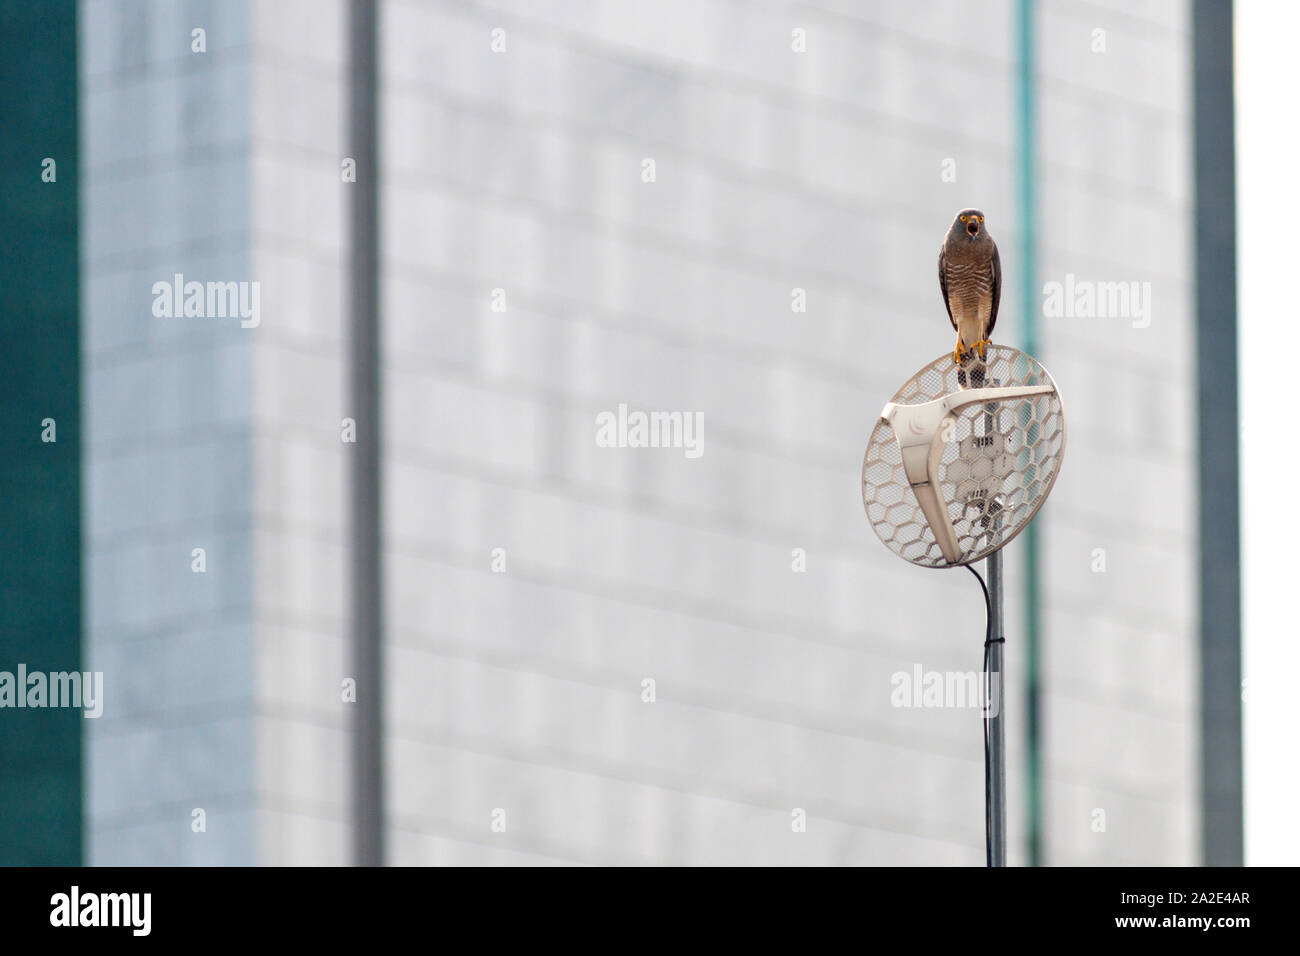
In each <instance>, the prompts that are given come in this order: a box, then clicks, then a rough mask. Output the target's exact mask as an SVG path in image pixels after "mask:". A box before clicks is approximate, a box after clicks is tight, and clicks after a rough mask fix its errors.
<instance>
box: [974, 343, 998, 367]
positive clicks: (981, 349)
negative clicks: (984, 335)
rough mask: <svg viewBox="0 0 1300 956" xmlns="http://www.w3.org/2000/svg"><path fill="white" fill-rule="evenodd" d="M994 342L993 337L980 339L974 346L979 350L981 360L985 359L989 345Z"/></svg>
mask: <svg viewBox="0 0 1300 956" xmlns="http://www.w3.org/2000/svg"><path fill="white" fill-rule="evenodd" d="M992 344H993V340H992V339H980V340H979V341H978V342H976V343H975V345H974V346H972V347H973V348H974V349H975V351H977V352H979V355H980V361H981V362H982V361H984V359H985V357H986V356H987V355H988V350H989V346H990V345H992Z"/></svg>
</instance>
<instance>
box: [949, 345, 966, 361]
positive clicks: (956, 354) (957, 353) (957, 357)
mask: <svg viewBox="0 0 1300 956" xmlns="http://www.w3.org/2000/svg"><path fill="white" fill-rule="evenodd" d="M966 351H967V349H966V346H964V345H962V342H961V339H958V340H957V347H956V348H955V349H953V350H952V361H953V364H954V365H961V363H962V360H963V359H964V358H966Z"/></svg>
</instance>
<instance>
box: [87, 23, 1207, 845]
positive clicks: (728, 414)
mask: <svg viewBox="0 0 1300 956" xmlns="http://www.w3.org/2000/svg"><path fill="white" fill-rule="evenodd" d="M78 9H79V14H80V23H79V37H80V40H79V43H80V48H79V49H80V66H79V70H80V85H81V100H80V103H81V118H80V123H81V159H80V173H81V189H82V195H81V202H82V220H81V229H82V231H81V253H82V268H81V282H82V314H81V329H82V345H83V359H82V369H83V371H82V375H83V380H82V388H83V406H84V414H85V422H84V425H83V429H82V438H83V449H84V452H83V454H84V477H83V489H84V491H83V499H84V503H85V508H86V514H85V519H84V526H85V539H84V562H85V569H86V581H87V585H86V590H85V611H84V614H85V622H86V624H85V628H86V631H85V646H86V660H85V666H86V667H87V668H89V669H96V670H102V671H103V672H104V675H105V677H104V680H105V691H106V698H107V699H106V704H105V713H104V716H103V717H102V718H100V719H98V720H88V721H85V722H84V724H85V730H86V738H85V751H86V755H85V760H86V774H85V779H86V798H85V819H86V837H85V839H86V847H87V853H86V856H87V859H88V861H89V862H91V863H96V864H110V863H112V864H116V863H129V864H142V863H167V864H173V863H174V864H184V863H238V864H249V863H266V864H288V863H298V864H303V863H306V864H315V863H344V862H347V859H348V845H349V827H350V818H349V810H348V805H347V804H348V799H347V794H348V787H347V774H348V772H349V763H348V760H347V749H348V737H347V729H346V728H347V708H348V707H349V706H352V705H350V704H349V703H346V702H344V701H343V700H342V697H343V695H344V682H345V681H346V680H347V679H348V678H349V677H350V676H351V675H350V671H349V663H348V655H347V653H346V647H345V629H344V615H345V595H346V581H345V571H344V569H345V567H346V564H345V560H344V558H345V555H346V550H347V547H348V540H347V523H346V521H345V516H346V504H347V503H346V495H347V487H346V483H345V481H344V475H345V465H346V457H347V455H348V454H349V453H350V449H351V448H352V447H353V446H351V445H350V444H349V443H348V442H347V441H346V440H345V439H346V428H347V425H346V422H345V420H346V419H348V418H349V417H350V416H351V415H352V411H351V409H350V408H349V405H348V401H347V397H346V392H345V389H344V383H345V382H346V380H347V379H346V366H347V362H348V360H349V356H348V350H347V343H346V336H345V334H344V330H345V328H346V323H345V321H344V320H345V318H346V316H345V313H344V308H343V306H342V305H341V303H343V302H345V301H346V300H345V298H344V295H343V290H344V283H345V279H346V270H347V268H348V265H349V261H350V260H349V257H348V242H347V236H346V234H345V226H346V221H345V218H344V216H343V211H344V209H345V205H344V203H345V199H346V195H347V190H349V189H352V188H355V184H353V183H351V182H349V181H348V179H349V165H348V160H349V158H350V157H353V156H354V155H355V150H354V144H349V143H347V142H346V141H345V138H346V137H345V132H344V131H345V130H346V123H345V122H344V118H345V117H344V110H345V109H346V105H347V99H346V96H345V81H346V71H347V54H346V51H347V37H346V35H345V29H344V28H345V16H344V9H343V5H342V4H341V3H340V2H338V0H221V2H216V0H212V2H197V0H187V2H172V0H137V2H128V0H81V3H80V5H79V8H78ZM1019 15H1020V12H1019V5H1018V4H1016V3H1014V2H1011V0H1005V2H988V3H971V2H966V0H944V2H927V3H901V2H900V3H879V4H876V3H873V4H863V3H858V2H852V0H814V2H809V3H800V4H786V3H778V2H772V3H764V4H757V5H755V4H746V3H740V2H736V0H656V2H653V3H623V2H595V0H592V2H566V0H554V2H542V0H537V2H527V3H525V2H507V0H495V2H483V3H461V2H450V0H431V2H416V0H385V2H382V3H381V4H380V5H379V23H380V33H379V54H380V55H379V76H378V80H379V89H380V100H379V129H380V141H379V155H380V159H381V168H380V171H379V177H378V182H379V188H380V197H381V219H380V228H381V235H380V242H379V253H380V277H381V281H382V286H381V288H382V307H381V316H382V319H381V321H382V329H383V353H382V363H381V381H382V394H383V425H382V427H383V481H384V484H383V489H384V496H385V497H384V513H385V522H384V526H383V529H382V531H383V548H384V562H383V580H384V587H385V594H386V603H385V617H386V634H385V642H386V667H387V669H386V672H385V679H384V681H383V684H382V690H383V694H384V701H385V738H384V757H385V765H386V779H387V803H386V815H387V820H386V830H385V842H386V845H387V857H388V860H389V861H390V862H393V863H399V864H465V863H474V864H480V863H481V864H529V863H564V862H593V863H687V864H696V863H711V864H777V863H788V864H936V863H940V864H979V863H982V862H983V858H984V848H983V792H982V788H983V783H982V773H983V771H982V751H981V733H980V718H979V714H978V711H977V710H973V709H969V708H965V709H957V708H912V707H897V706H894V705H893V702H892V697H893V691H894V689H895V686H896V685H897V680H896V677H895V675H899V674H903V675H907V676H908V677H909V678H910V676H911V675H912V674H913V673H914V672H915V670H916V669H917V668H918V667H919V668H920V669H921V670H922V671H924V672H930V671H937V672H971V671H978V669H979V666H980V656H981V646H980V644H981V634H982V630H983V603H982V599H981V597H980V595H979V592H978V589H977V587H976V586H975V584H974V582H972V581H971V580H969V578H968V576H967V575H965V574H958V573H945V572H926V571H923V570H920V569H917V568H914V567H910V566H908V565H905V564H904V563H902V562H900V561H898V560H897V559H896V558H894V557H893V556H892V555H890V554H889V553H888V552H887V551H886V550H885V549H884V548H883V547H881V546H880V544H879V543H878V542H877V541H876V540H875V538H874V536H873V535H872V534H871V532H870V530H869V526H868V524H867V522H866V520H865V517H864V515H863V513H862V505H861V499H860V495H859V489H858V480H859V470H860V465H861V457H862V453H863V450H864V447H865V443H866V439H867V436H868V435H869V433H870V430H871V428H872V427H873V425H874V422H875V420H876V417H877V415H878V413H879V411H880V408H881V405H882V404H883V403H884V402H885V401H886V400H887V399H888V398H889V397H890V396H891V395H892V393H893V391H894V389H895V388H896V387H897V386H898V385H899V384H901V383H902V382H903V381H904V380H905V379H906V378H907V377H909V376H910V375H911V374H912V372H914V371H915V370H916V369H917V368H919V367H920V366H921V365H923V364H925V363H926V362H928V361H930V360H931V359H933V358H935V357H936V356H938V355H940V354H942V353H943V352H945V351H948V350H951V348H952V344H953V335H952V333H951V330H950V327H949V325H948V319H947V316H946V314H945V313H944V309H943V305H942V303H941V301H940V297H939V292H938V283H937V281H936V273H935V259H936V256H937V253H938V248H939V242H940V239H941V238H942V236H943V233H944V231H945V230H946V228H947V226H948V223H949V222H950V220H951V218H952V216H953V214H954V212H955V211H956V210H957V209H959V208H961V207H963V206H970V205H974V206H979V207H980V208H982V209H983V210H984V211H985V213H986V215H987V225H988V227H989V229H990V231H991V232H992V233H993V235H994V236H995V237H996V239H997V240H998V242H999V244H1000V247H1001V249H1002V263H1003V269H1004V275H1005V282H1006V287H1005V288H1004V291H1003V297H1002V310H1001V317H1000V319H999V322H998V328H997V331H996V333H995V338H997V339H998V340H1000V341H1005V342H1009V343H1011V344H1018V343H1022V342H1023V336H1024V330H1025V328H1026V324H1025V323H1026V321H1027V318H1026V316H1025V315H1024V314H1023V309H1022V308H1021V298H1020V296H1019V294H1018V291H1017V290H1018V289H1019V288H1020V285H1019V283H1020V282H1021V281H1022V277H1023V274H1022V271H1021V270H1022V264H1023V262H1024V254H1023V250H1024V248H1025V242H1026V239H1027V238H1028V239H1029V240H1030V241H1032V242H1034V243H1035V244H1036V248H1037V251H1038V266H1039V268H1038V284H1039V285H1040V286H1044V287H1047V288H1048V290H1049V291H1047V292H1046V293H1045V294H1044V295H1042V296H1041V297H1040V303H1041V308H1040V309H1038V310H1037V313H1036V314H1035V315H1033V316H1031V317H1029V319H1028V321H1032V322H1036V323H1037V338H1038V343H1039V346H1038V350H1037V351H1038V358H1040V359H1041V360H1042V361H1043V362H1044V363H1045V364H1046V366H1047V367H1048V368H1049V369H1051V371H1052V372H1053V374H1054V375H1055V377H1056V380H1057V382H1058V384H1059V385H1060V387H1061V389H1062V392H1063V395H1064V398H1065V403H1066V409H1067V413H1068V416H1069V429H1070V430H1069V447H1068V449H1067V453H1066V458H1065V466H1064V470H1063V474H1062V476H1061V479H1060V481H1059V483H1058V485H1057V487H1056V490H1055V492H1054V494H1053V497H1052V500H1051V502H1050V504H1049V505H1048V506H1047V508H1046V509H1045V510H1044V512H1043V513H1042V514H1041V515H1040V516H1039V518H1038V519H1037V521H1038V523H1039V528H1040V532H1039V533H1040V539H1041V548H1040V552H1039V559H1038V565H1037V567H1035V568H1031V567H1029V566H1028V565H1027V557H1026V552H1025V550H1024V547H1023V543H1022V542H1017V543H1016V544H1013V545H1012V546H1011V547H1010V548H1009V550H1008V551H1007V574H1008V585H1009V592H1010V599H1009V604H1008V616H1009V619H1008V628H1007V635H1008V640H1007V658H1008V662H1009V664H1010V666H1011V668H1012V672H1011V673H1010V674H1009V675H1008V686H1009V691H1008V693H1009V700H1008V702H1007V708H1008V718H1009V721H1010V728H1009V734H1008V742H1009V745H1010V757H1011V765H1010V768H1009V770H1010V779H1009V793H1010V821H1009V822H1010V832H1011V835H1012V841H1011V847H1010V858H1011V862H1012V863H1024V862H1026V855H1025V848H1024V840H1023V834H1024V832H1025V827H1026V825H1027V820H1028V819H1029V817H1030V813H1031V809H1030V806H1029V802H1030V800H1029V797H1028V796H1027V795H1028V794H1031V793H1037V794H1039V795H1040V799H1041V802H1040V804H1039V808H1038V814H1039V817H1040V819H1041V832H1042V838H1043V847H1042V852H1043V859H1044V861H1045V862H1048V863H1053V864H1101V863H1113V864H1130V863H1132V864H1136V863H1143V864H1192V863H1195V862H1197V861H1198V858H1199V854H1200V843H1199V841H1200V831H1199V822H1198V821H1199V811H1200V807H1199V790H1198V787H1199V776H1198V773H1199V770H1198V766H1197V741H1198V733H1199V728H1198V713H1199V711H1198V707H1199V704H1200V700H1199V695H1198V682H1197V660H1198V658H1197V629H1198V610H1197V597H1196V557H1197V548H1198V540H1197V526H1196V494H1197V488H1196V474H1197V473H1196V449H1195V439H1196V433H1195V423H1194V419H1193V415H1194V409H1195V399H1196V388H1197V379H1196V362H1195V352H1194V344H1195V330H1196V326H1195V308H1194V306H1195V289H1194V281H1193V269H1192V261H1193V250H1192V246H1191V229H1189V224H1190V223H1191V222H1192V221H1193V213H1194V205H1193V195H1194V193H1193V187H1192V143H1193V139H1192V62H1191V17H1190V8H1189V7H1188V6H1187V5H1185V4H1180V3H1157V2H1148V3H1139V4H1133V3H1119V2H1113V3H1104V4H1099V3H1083V2H1068V0H1062V2H1058V3H1050V4H1042V5H1041V6H1040V8H1039V13H1038V20H1037V24H1036V30H1035V39H1036V42H1035V49H1036V53H1037V63H1038V68H1037V71H1036V72H1035V74H1034V75H1033V76H1032V77H1031V78H1030V81H1031V82H1032V84H1033V85H1034V90H1035V94H1036V101H1037V105H1038V110H1037V116H1038V127H1037V129H1038V132H1037V136H1036V140H1035V146H1036V149H1037V157H1038V162H1037V179H1036V182H1035V185H1036V193H1037V196H1038V200H1039V205H1038V208H1037V209H1036V210H1035V211H1034V215H1033V216H1032V217H1029V218H1030V219H1032V221H1034V222H1036V224H1037V235H1036V236H1030V237H1027V236H1026V235H1025V234H1024V232H1023V231H1022V229H1021V223H1022V222H1023V221H1025V218H1026V217H1023V216H1022V215H1021V212H1022V210H1021V209H1020V207H1019V205H1018V202H1019V200H1018V197H1019V196H1020V195H1021V190H1020V184H1019V183H1018V182H1017V179H1016V176H1017V170H1018V169H1019V168H1020V166H1019V163H1018V161H1017V157H1018V150H1019V149H1020V143H1019V141H1018V136H1019V133H1018V130H1019V129H1020V126H1019V122H1020V119H1019V117H1018V115H1017V103H1018V98H1017V97H1018V91H1019V89H1020V83H1021V77H1020V73H1019V62H1020V61H1019V58H1018V53H1017V47H1016V36H1017V30H1018V23H1017V17H1018V16H1019ZM361 172H362V174H364V173H365V172H366V171H365V170H362V171H361ZM177 275H181V276H183V277H184V278H183V282H201V283H210V282H221V283H226V282H230V283H248V284H249V285H248V286H246V287H244V288H245V289H246V290H247V291H248V292H251V291H252V290H253V286H252V284H254V283H255V284H256V290H257V294H258V295H259V296H260V298H259V299H258V300H257V301H258V303H259V307H258V312H257V315H256V321H255V322H254V321H253V319H252V318H251V317H249V316H245V318H244V320H242V321H241V318H240V317H238V316H227V317H220V316H217V317H214V316H212V315H204V316H189V317H186V316H184V315H183V314H182V313H183V311H184V310H183V308H182V307H181V306H180V305H179V304H178V305H177V306H176V309H177V310H178V314H177V316H176V317H165V316H160V315H158V314H157V313H158V311H160V307H159V306H158V299H159V294H160V293H159V292H158V291H157V290H156V289H155V284H157V283H163V284H172V283H173V282H174V281H175V277H176V276H177ZM1052 283H1057V284H1059V286H1060V294H1061V298H1060V299H1059V307H1058V302H1057V301H1054V300H1053V299H1052V296H1053V295H1054V294H1055V291H1053V290H1054V289H1055V287H1054V286H1051V285H1050V284H1052ZM1121 285H1122V287H1123V294H1124V296H1125V300H1124V301H1125V302H1126V303H1127V305H1126V306H1123V307H1118V306H1116V308H1115V311H1117V312H1118V313H1119V314H1106V313H1105V312H1103V313H1102V314H1096V312H1095V310H1096V309H1098V308H1103V309H1105V308H1106V307H1105V306H1101V305H1099V303H1102V302H1107V301H1109V302H1112V303H1118V302H1119V301H1120V299H1119V298H1117V297H1118V296H1119V295H1120V292H1119V291H1118V290H1119V288H1120V286H1121ZM1085 288H1088V289H1091V295H1092V296H1093V299H1092V301H1093V303H1094V305H1093V308H1094V314H1091V315H1090V314H1088V313H1087V311H1086V308H1087V307H1086V306H1085V304H1084V298H1083V296H1084V292H1083V290H1084V289H1085ZM205 289H206V287H205ZM1067 292H1068V298H1067ZM207 302H208V300H207V298H206V296H205V299H204V311H205V312H206V311H207V310H208V306H207ZM624 404H625V405H626V406H628V408H629V409H631V410H642V411H667V412H681V413H683V414H686V415H692V414H694V413H699V414H700V415H701V416H702V419H703V423H704V428H703V433H702V440H703V444H702V449H703V454H702V455H700V456H699V457H691V456H689V455H687V454H685V451H684V449H680V448H677V449H636V448H617V449H616V448H604V447H600V446H599V445H598V444H597V441H596V422H597V418H598V416H599V415H601V413H603V412H615V413H617V411H618V409H619V406H620V405H624ZM1031 574H1032V575H1034V577H1035V580H1036V582H1037V583H1036V587H1037V588H1038V593H1039V595H1040V599H1041V635H1040V641H1041V647H1042V658H1041V674H1040V680H1041V682H1042V687H1043V694H1042V698H1041V704H1040V706H1041V713H1042V716H1043V732H1042V736H1041V741H1042V751H1041V774H1040V775H1039V776H1038V777H1037V779H1035V780H1030V779H1026V772H1025V767H1026V760H1025V744H1024V740H1025V729H1024V726H1023V721H1024V716H1025V700H1024V694H1023V676H1024V675H1023V673H1022V672H1021V669H1022V668H1023V667H1024V665H1025V661H1026V654H1025V650H1024V629H1025V622H1024V615H1023V593H1024V588H1025V587H1026V586H1027V585H1028V576H1029V575H1031ZM200 809H201V810H202V811H203V815H202V818H203V820H204V821H205V825H206V830H205V831H204V832H195V830H194V821H195V820H196V819H198V817H196V815H195V811H196V810H200ZM801 812H802V814H805V815H806V829H805V830H802V832H801V827H800V826H799V823H800V820H801V819H802V817H801ZM502 826H504V832H501V831H502Z"/></svg>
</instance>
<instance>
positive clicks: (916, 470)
mask: <svg viewBox="0 0 1300 956" xmlns="http://www.w3.org/2000/svg"><path fill="white" fill-rule="evenodd" d="M1054 391H1055V389H1054V388H1053V387H1052V386H1051V385H1009V386H1005V387H1001V388H968V389H966V390H964V391H961V392H953V393H952V394H950V395H945V396H944V397H943V398H936V399H935V400H934V401H932V402H922V403H921V404H919V405H899V404H897V403H896V402H889V403H887V404H886V405H885V407H884V409H883V410H882V411H881V413H880V417H881V419H883V420H884V421H885V422H888V424H889V427H890V428H892V429H893V430H894V440H895V441H897V442H898V450H899V451H900V452H902V455H903V472H904V474H906V475H907V483H908V484H909V485H911V486H912V494H914V495H916V503H917V504H919V505H920V506H921V511H922V513H924V515H925V520H926V521H927V522H929V524H930V530H931V531H932V532H933V533H934V539H935V541H937V542H938V543H939V550H940V551H942V552H943V556H944V558H945V559H946V560H947V561H948V563H949V564H955V563H957V561H959V560H960V559H961V548H960V547H958V545H957V534H956V532H955V531H953V529H952V522H951V521H950V520H948V508H947V506H946V505H945V503H944V502H943V501H942V500H941V499H940V498H939V462H940V461H941V460H942V459H943V446H944V445H945V444H946V442H944V441H943V440H942V428H943V423H944V420H945V419H948V418H955V417H956V413H957V412H959V411H961V409H963V408H965V407H966V406H967V405H975V404H978V403H981V402H1005V401H1008V400H1009V399H1013V398H1028V397H1029V396H1031V395H1050V394H1051V393H1052V392H1054Z"/></svg>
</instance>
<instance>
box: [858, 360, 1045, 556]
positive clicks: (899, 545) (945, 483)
mask: <svg viewBox="0 0 1300 956" xmlns="http://www.w3.org/2000/svg"><path fill="white" fill-rule="evenodd" d="M1064 457H1065V410H1064V409H1063V408H1062V406H1061V395H1060V392H1059V391H1057V388H1056V383H1055V382H1054V381H1052V376H1051V375H1049V374H1048V373H1047V370H1046V369H1045V368H1043V367H1042V366H1041V365H1039V364H1038V362H1036V361H1034V359H1033V358H1031V357H1030V356H1028V355H1026V354H1025V353H1024V352H1021V351H1019V350H1017V349H1013V348H1009V347H1007V346H1004V345H990V346H989V347H988V352H987V354H986V356H985V359H984V360H983V361H981V360H979V359H978V358H976V357H974V355H972V356H971V357H970V358H968V359H967V360H966V362H964V363H963V365H962V366H960V367H959V366H958V365H957V364H956V363H954V362H953V359H952V355H951V354H947V355H944V356H942V357H941V358H938V359H935V360H934V361H933V362H931V363H930V364H929V365H927V366H926V367H925V368H923V369H921V371H919V372H917V373H916V374H915V375H914V376H912V378H911V380H910V381H908V383H907V384H906V385H904V386H903V387H902V388H900V389H899V390H898V394H896V395H895V396H894V399H893V401H891V402H889V403H887V404H886V405H885V407H884V410H883V411H882V412H881V413H880V421H879V422H877V424H876V427H875V429H874V430H873V431H872V433H871V440H870V442H868V444H867V453H866V457H865V458H864V459H863V461H862V504H863V507H865V508H866V511H867V519H868V520H869V521H870V522H871V527H872V528H874V529H875V531H876V534H877V535H878V536H879V537H880V540H881V541H883V542H884V543H885V546H886V547H887V548H889V550H891V551H893V552H894V553H895V554H897V555H898V556H899V557H901V558H903V559H904V560H907V561H910V562H912V563H913V564H918V565H920V566H922V567H926V568H949V567H954V566H957V565H962V564H970V563H971V562H973V561H978V560H979V559H980V558H985V557H988V556H989V555H990V554H993V553H994V552H995V551H998V550H999V549H1000V548H1002V547H1003V546H1004V545H1005V544H1006V543H1007V542H1008V541H1010V540H1011V539H1012V538H1014V537H1015V536H1016V535H1018V534H1019V533H1020V532H1021V531H1022V530H1023V529H1024V527H1025V525H1027V524H1029V522H1030V520H1031V519H1032V518H1033V517H1034V515H1035V514H1037V513H1038V509H1039V508H1041V507H1042V506H1043V502H1044V501H1046V500H1047V496H1048V494H1049V493H1050V492H1051V490H1052V485H1054V484H1055V483H1056V476H1057V475H1058V474H1059V473H1060V470H1061V461H1062V459H1063V458H1064Z"/></svg>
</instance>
